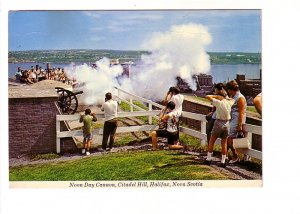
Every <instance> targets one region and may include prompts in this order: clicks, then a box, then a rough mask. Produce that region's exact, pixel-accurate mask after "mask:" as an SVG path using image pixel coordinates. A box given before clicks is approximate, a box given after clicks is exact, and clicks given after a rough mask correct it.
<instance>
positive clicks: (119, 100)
mask: <svg viewBox="0 0 300 214" xmlns="http://www.w3.org/2000/svg"><path fill="white" fill-rule="evenodd" d="M116 89H117V90H118V92H117V94H118V103H119V105H120V104H121V99H120V90H119V88H116Z"/></svg>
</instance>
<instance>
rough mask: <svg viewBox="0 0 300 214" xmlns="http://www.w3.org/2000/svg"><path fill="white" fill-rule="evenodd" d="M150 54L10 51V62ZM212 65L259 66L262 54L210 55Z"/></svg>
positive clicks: (93, 59) (124, 58)
mask: <svg viewBox="0 0 300 214" xmlns="http://www.w3.org/2000/svg"><path fill="white" fill-rule="evenodd" d="M143 54H150V52H148V51H129V50H128V51H127V50H32V51H9V53H8V61H9V62H11V63H18V62H36V63H44V62H50V63H71V62H96V61H98V60H100V59H101V58H103V57H107V58H110V59H115V58H118V59H120V62H121V63H122V62H124V61H129V60H131V61H134V62H137V61H139V60H140V59H141V55H143ZM208 54H209V55H210V58H211V63H212V64H257V63H261V54H260V53H238V52H232V53H216V52H211V53H208Z"/></svg>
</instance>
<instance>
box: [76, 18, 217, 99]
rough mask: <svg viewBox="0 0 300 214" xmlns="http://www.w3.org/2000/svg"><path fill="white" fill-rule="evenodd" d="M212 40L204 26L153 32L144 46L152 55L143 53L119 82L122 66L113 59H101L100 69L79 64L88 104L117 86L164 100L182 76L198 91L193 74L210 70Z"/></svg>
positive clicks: (78, 74) (185, 26) (77, 74)
mask: <svg viewBox="0 0 300 214" xmlns="http://www.w3.org/2000/svg"><path fill="white" fill-rule="evenodd" d="M211 40H212V38H211V36H210V34H209V33H208V30H207V28H206V27H205V26H203V25H199V24H193V23H190V24H186V25H176V26H173V27H171V29H170V30H169V31H166V32H157V33H153V35H150V37H149V38H147V41H145V42H144V44H143V45H142V47H143V49H144V50H148V51H150V52H151V54H150V55H144V56H142V58H141V61H140V63H139V64H138V65H136V66H132V67H131V73H130V78H127V77H124V78H122V79H120V78H119V81H118V80H117V77H118V76H119V75H121V74H122V67H121V66H110V65H109V59H102V60H100V61H98V62H97V63H96V64H97V68H96V69H95V68H91V67H88V66H87V65H83V66H79V67H76V69H75V71H74V76H75V78H76V79H77V81H79V82H83V83H84V84H85V86H84V87H85V88H84V96H85V103H87V104H93V103H97V102H99V99H100V100H103V97H104V94H105V93H106V92H108V91H111V92H113V87H114V86H118V87H120V88H122V89H123V90H126V91H129V92H131V93H133V94H136V95H139V96H142V97H145V98H148V99H153V100H162V99H163V96H164V95H165V93H166V92H167V90H168V89H169V88H170V87H171V86H175V85H176V83H177V80H176V77H178V76H179V77H181V78H182V79H183V80H185V81H186V82H187V83H188V84H189V86H190V87H191V89H192V90H196V87H197V83H196V82H195V80H194V79H193V75H197V74H200V73H208V72H209V70H210V59H209V55H208V54H207V53H206V51H205V49H206V47H207V46H208V45H209V44H210V43H211Z"/></svg>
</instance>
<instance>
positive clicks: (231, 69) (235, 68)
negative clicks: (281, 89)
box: [8, 62, 261, 83]
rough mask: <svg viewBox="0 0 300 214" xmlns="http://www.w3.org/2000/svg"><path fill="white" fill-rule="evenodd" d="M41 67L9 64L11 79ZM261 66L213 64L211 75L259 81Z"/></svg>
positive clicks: (219, 79) (216, 78) (215, 78)
mask: <svg viewBox="0 0 300 214" xmlns="http://www.w3.org/2000/svg"><path fill="white" fill-rule="evenodd" d="M35 65H39V66H41V67H42V68H43V69H45V68H46V66H47V65H46V63H32V62H30V63H9V64H8V69H9V71H8V72H9V73H8V76H9V77H13V76H14V75H15V73H16V71H17V70H18V67H21V68H22V69H30V68H31V66H34V68H35ZM69 66H70V64H69V63H61V64H55V63H53V64H51V68H53V67H56V68H66V67H69ZM260 69H261V64H237V65H235V64H233V65H232V64H213V65H211V71H210V74H211V75H212V77H213V82H215V83H218V82H227V81H228V80H233V79H235V78H236V75H237V74H245V75H246V78H247V79H259V78H260V71H259V70H260Z"/></svg>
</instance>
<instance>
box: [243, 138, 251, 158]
mask: <svg viewBox="0 0 300 214" xmlns="http://www.w3.org/2000/svg"><path fill="white" fill-rule="evenodd" d="M247 138H248V140H249V142H250V149H252V133H251V132H247ZM250 160H251V157H250V156H249V155H244V161H250Z"/></svg>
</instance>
